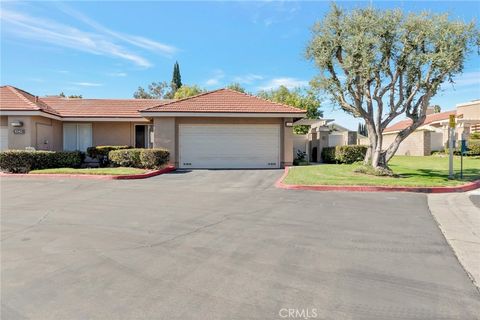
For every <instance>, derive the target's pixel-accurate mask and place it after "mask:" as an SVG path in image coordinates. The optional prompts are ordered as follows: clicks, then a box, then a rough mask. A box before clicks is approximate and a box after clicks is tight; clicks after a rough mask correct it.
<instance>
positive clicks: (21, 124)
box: [10, 121, 23, 127]
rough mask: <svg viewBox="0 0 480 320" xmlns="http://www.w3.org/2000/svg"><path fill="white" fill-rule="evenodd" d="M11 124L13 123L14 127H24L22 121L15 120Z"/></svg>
mask: <svg viewBox="0 0 480 320" xmlns="http://www.w3.org/2000/svg"><path fill="white" fill-rule="evenodd" d="M10 124H11V125H12V127H23V122H22V121H13V122H11V123H10Z"/></svg>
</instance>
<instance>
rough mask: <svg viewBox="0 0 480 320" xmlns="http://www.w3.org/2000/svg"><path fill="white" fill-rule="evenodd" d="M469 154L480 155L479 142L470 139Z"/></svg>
mask: <svg viewBox="0 0 480 320" xmlns="http://www.w3.org/2000/svg"><path fill="white" fill-rule="evenodd" d="M467 154H468V155H469V156H480V143H478V144H477V143H472V141H470V143H469V145H468V151H467Z"/></svg>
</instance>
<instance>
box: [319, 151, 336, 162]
mask: <svg viewBox="0 0 480 320" xmlns="http://www.w3.org/2000/svg"><path fill="white" fill-rule="evenodd" d="M322 159H323V162H325V163H336V161H335V147H325V148H323V149H322Z"/></svg>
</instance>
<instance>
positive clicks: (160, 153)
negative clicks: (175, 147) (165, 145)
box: [140, 149, 170, 169]
mask: <svg viewBox="0 0 480 320" xmlns="http://www.w3.org/2000/svg"><path fill="white" fill-rule="evenodd" d="M169 159H170V152H168V150H165V149H143V150H142V151H141V152H140V162H141V164H142V166H143V167H144V168H148V169H157V168H160V167H161V166H163V165H164V164H166V163H168V160H169Z"/></svg>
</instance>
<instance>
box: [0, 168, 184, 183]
mask: <svg viewBox="0 0 480 320" xmlns="http://www.w3.org/2000/svg"><path fill="white" fill-rule="evenodd" d="M174 170H176V168H175V167H174V166H168V167H165V168H163V169H160V170H155V171H150V172H147V173H140V174H130V175H128V174H127V175H116V176H113V175H100V174H40V173H39V174H34V173H30V174H29V173H3V172H2V173H0V177H21V178H57V179H58V178H79V179H90V180H136V179H146V178H150V177H154V176H158V175H161V174H163V173H167V172H171V171H174Z"/></svg>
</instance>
